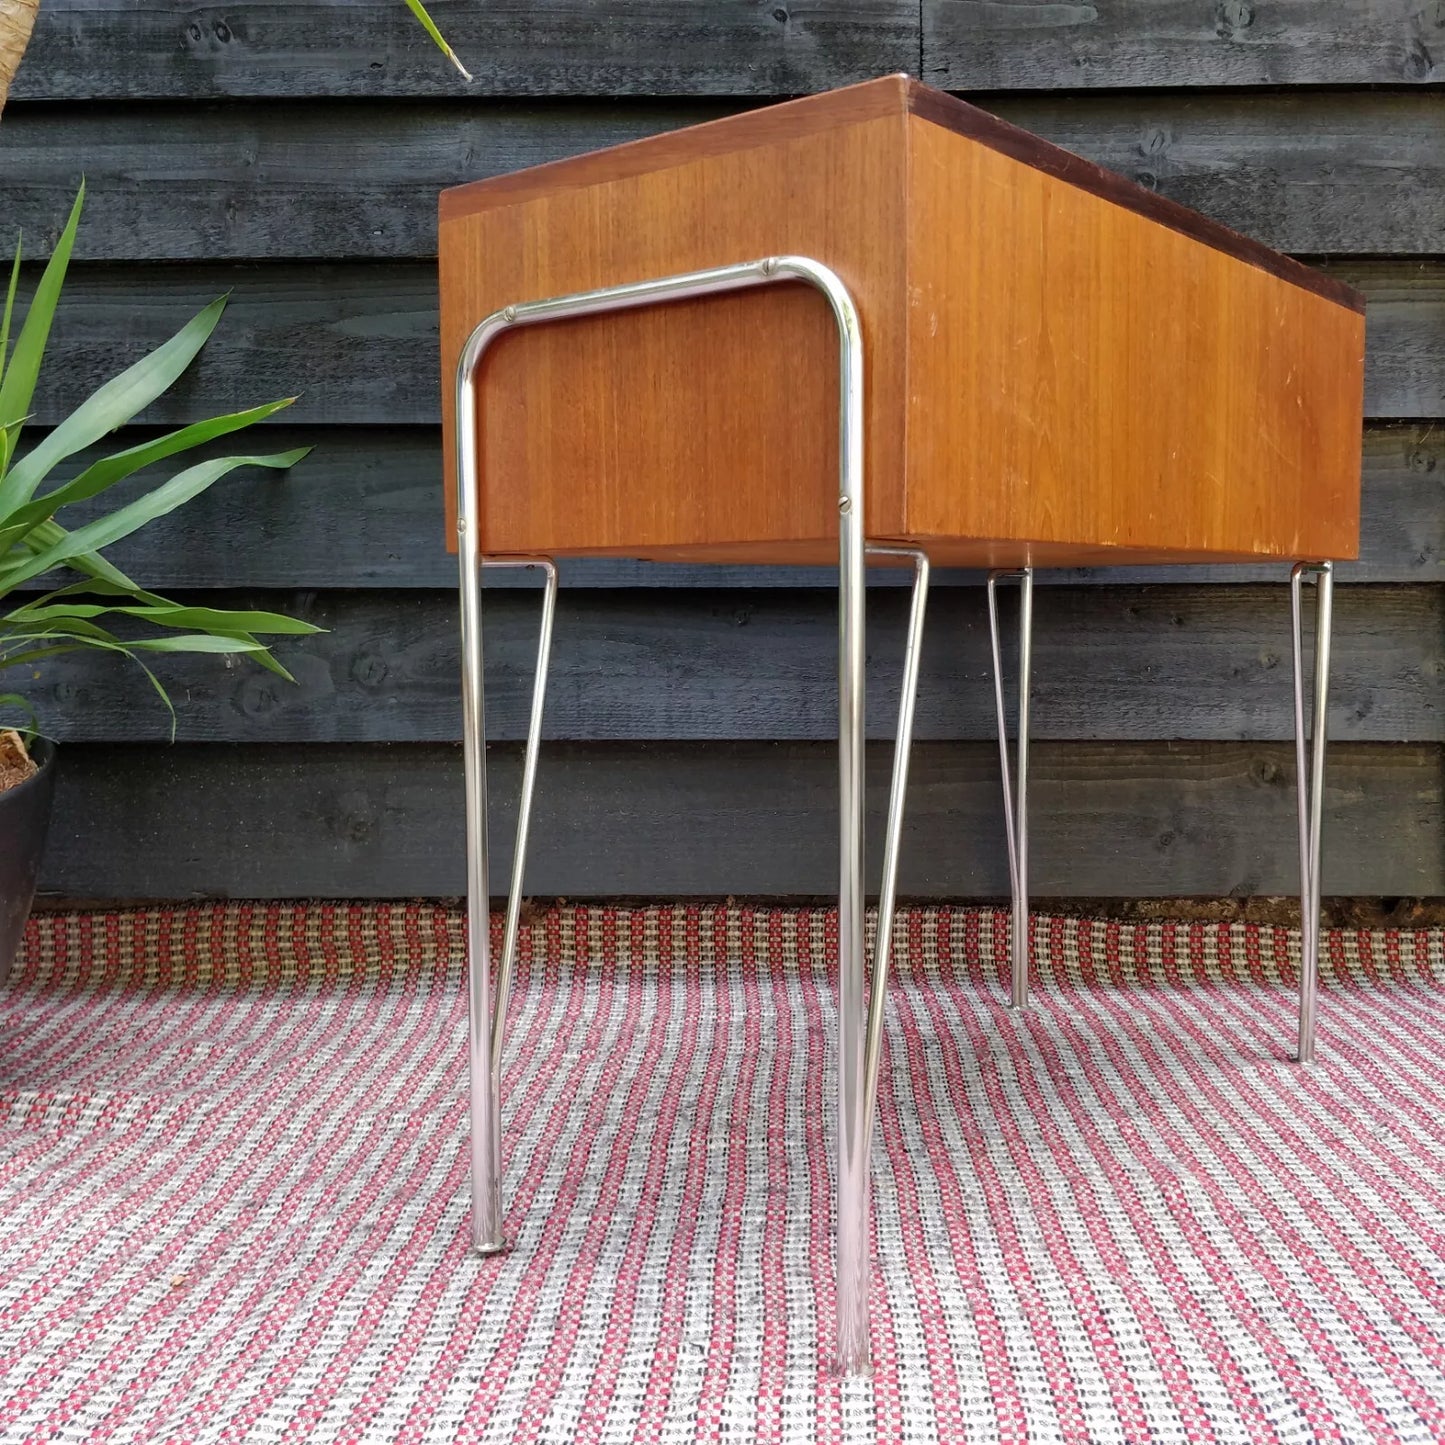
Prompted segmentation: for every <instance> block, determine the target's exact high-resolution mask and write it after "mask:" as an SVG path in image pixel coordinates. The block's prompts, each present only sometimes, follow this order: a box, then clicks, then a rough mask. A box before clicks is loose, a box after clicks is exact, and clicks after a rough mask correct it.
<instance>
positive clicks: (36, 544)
mask: <svg viewBox="0 0 1445 1445" xmlns="http://www.w3.org/2000/svg"><path fill="white" fill-rule="evenodd" d="M68 536H70V533H69V532H67V531H66V530H65V528H64V527H62V526H61V525H60V523H59V522H57V521H55V520H54V519H53V518H52V519H51V520H50V521H48V522H42V523H41V524H40V525H39V526H38V527H36V528H35V530H34V531H33V532H31V533H30V535H29V536H27V537H26V538H25V545H26V546H27V547H28V548H29V549H30V550H31V551H32V552H37V553H38V552H43V551H45V549H46V548H47V547H53V546H54V545H55V544H56V543H57V542H58V541H60V540H61V539H62V538H64V537H68ZM65 565H66V566H67V567H69V568H71V569H72V570H73V571H76V572H79V573H81V574H82V576H83V577H85V578H89V579H90V580H89V581H88V582H86V581H81V582H72V583H71V584H70V586H69V587H63V588H60V589H59V591H58V592H56V593H53V594H52V595H53V596H59V595H61V594H62V593H71V592H82V591H85V590H87V588H88V589H89V590H91V591H95V592H102V593H106V594H107V595H113V596H117V597H122V596H123V597H134V598H135V599H136V600H137V601H139V602H156V603H161V604H164V603H165V601H166V599H165V598H164V597H157V596H156V594H155V593H154V592H147V591H146V590H145V589H144V588H143V587H142V586H141V585H140V583H138V582H132V581H131V579H130V578H129V577H127V576H126V575H125V573H124V572H122V571H121V570H120V568H119V567H116V566H114V565H113V564H112V563H110V562H107V561H106V560H105V558H104V557H102V556H100V555H99V554H98V553H96V552H87V553H85V554H84V555H82V556H79V557H72V558H70V560H69V561H68V562H66V564H65ZM5 573H6V569H5V568H4V567H3V566H0V597H3V596H4V595H5V593H6V592H7V591H8V590H9V589H8V587H7V585H6V583H5V580H4V578H5Z"/></svg>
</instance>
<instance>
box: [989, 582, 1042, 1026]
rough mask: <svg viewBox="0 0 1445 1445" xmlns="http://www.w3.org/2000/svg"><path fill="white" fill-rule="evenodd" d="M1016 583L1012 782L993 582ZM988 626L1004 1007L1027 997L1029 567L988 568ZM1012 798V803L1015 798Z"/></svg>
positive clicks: (1031, 604) (1024, 1002)
mask: <svg viewBox="0 0 1445 1445" xmlns="http://www.w3.org/2000/svg"><path fill="white" fill-rule="evenodd" d="M1005 580H1016V581H1017V582H1018V584H1019V740H1018V783H1017V786H1015V784H1014V783H1012V782H1011V781H1010V778H1009V757H1008V722H1007V719H1006V717H1005V710H1004V700H1003V649H1002V648H1001V647H1000V646H999V635H998V632H999V629H998V584H999V583H1000V582H1001V581H1005ZM988 630H989V639H990V641H991V642H992V645H993V697H994V707H995V711H996V712H997V714H998V761H999V771H1000V772H1001V773H1002V775H1003V825H1004V834H1005V837H1006V839H1007V842H1008V874H1009V886H1010V889H1011V891H1012V894H1013V913H1012V917H1011V920H1010V921H1011V946H1010V950H1009V954H1010V963H1011V969H1010V977H1011V983H1010V988H1009V1007H1010V1008H1016V1009H1019V1008H1024V1007H1026V1006H1027V1004H1028V1001H1029V686H1030V670H1031V668H1032V663H1033V647H1034V643H1033V633H1034V569H1033V568H1032V567H1024V568H1022V569H1020V570H1019V571H1016V572H990V573H989V574H988ZM1015 800H1017V804H1016V803H1015Z"/></svg>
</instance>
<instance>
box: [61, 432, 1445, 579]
mask: <svg viewBox="0 0 1445 1445" xmlns="http://www.w3.org/2000/svg"><path fill="white" fill-rule="evenodd" d="M153 434H154V433H153V432H151V431H150V430H149V429H146V428H139V427H137V428H131V429H128V430H126V431H125V432H123V433H121V434H119V435H117V436H115V437H113V438H111V439H110V441H109V443H108V449H114V448H119V447H122V446H128V445H134V444H135V443H136V442H138V441H140V440H142V439H143V438H144V437H146V436H150V435H153ZM262 437H264V443H262V442H261V441H260V438H262ZM227 442H228V443H229V445H228V446H222V445H219V444H218V445H216V446H213V447H211V448H208V449H207V450H206V452H202V453H198V455H205V454H207V453H214V454H218V455H219V454H223V453H224V452H225V451H227V450H229V451H232V452H234V451H236V450H237V449H238V443H239V444H240V445H241V446H253V445H261V444H264V446H265V447H267V448H275V449H278V450H285V449H288V448H292V447H300V446H310V447H312V448H314V450H313V451H312V453H311V455H310V456H308V457H307V458H306V460H305V461H304V462H302V463H301V465H300V466H298V467H297V468H295V470H293V471H292V472H291V473H289V474H288V475H286V476H276V475H274V474H273V473H269V472H254V473H250V474H246V473H238V474H237V475H236V476H235V477H233V478H231V479H230V480H228V481H226V482H224V483H223V484H222V485H220V486H218V487H215V488H213V489H212V490H211V491H209V492H207V493H205V494H204V495H202V496H201V497H199V498H197V499H196V500H195V501H193V502H191V503H190V504H189V505H187V506H185V507H183V508H181V509H180V510H179V511H176V512H172V513H171V514H170V516H168V517H164V518H161V519H159V520H158V521H156V522H154V523H152V524H151V525H150V526H149V527H147V528H145V529H144V530H142V531H140V532H137V533H135V534H134V535H133V536H131V537H129V538H127V539H125V540H124V541H122V542H118V543H116V544H115V546H113V547H112V548H111V549H110V550H109V554H108V555H110V556H111V557H112V558H113V559H114V560H115V562H116V563H117V565H119V566H121V567H124V568H125V569H126V570H127V571H129V572H130V573H131V574H132V575H133V576H136V577H138V578H144V579H145V580H146V582H147V584H148V585H149V586H152V587H155V588H158V589H160V590H166V589H175V588H212V587H231V588H239V587H258V588H298V587H300V588H371V587H387V588H398V589H408V590H410V589H416V588H449V587H453V586H455V585H456V576H457V564H456V558H455V557H454V556H451V555H450V554H448V553H447V552H446V550H445V548H444V547H443V545H442V543H443V538H442V514H441V475H442V466H443V459H442V455H441V439H440V436H439V434H438V432H437V431H436V429H435V428H429V427H398V428H386V429H381V428H367V429H365V430H357V429H354V428H346V427H304V426H303V427H294V426H274V427H270V428H268V429H267V430H266V431H265V432H255V433H252V436H251V438H250V439H243V438H237V437H231V438H228V439H227ZM96 455H98V453H94V452H87V453H85V454H83V455H82V456H80V457H78V458H76V459H74V461H72V462H71V463H70V464H68V465H66V466H64V467H62V468H60V469H59V470H58V471H57V477H59V478H65V477H69V476H71V475H73V474H74V473H75V472H77V471H79V470H80V468H81V467H82V466H84V465H87V464H88V463H89V461H91V460H93V459H94V457H95V456H96ZM1363 455H1364V466H1363V471H1364V480H1363V489H1362V497H1361V542H1360V549H1361V550H1360V560H1359V561H1358V562H1350V563H1344V564H1342V565H1341V567H1340V571H1339V576H1340V579H1341V581H1347V582H1441V581H1445V430H1442V429H1441V428H1439V427H1435V426H1430V425H1426V426H1388V425H1385V426H1371V427H1368V428H1367V429H1366V431H1365V436H1364V448H1363ZM156 475H157V476H164V475H165V472H164V471H158V472H157V473H156ZM141 480H142V481H143V482H144V484H145V485H152V484H153V480H152V479H151V474H150V473H146V474H144V476H143V478H142V479H141ZM140 489H141V482H138V483H137V484H136V485H135V486H130V485H125V486H122V487H119V488H117V489H116V490H115V491H113V492H110V493H107V494H106V495H105V497H104V498H103V499H98V500H97V502H96V503H94V504H90V505H87V506H82V507H76V508H75V509H74V511H73V515H72V522H74V521H78V520H81V519H86V518H88V517H90V516H92V515H94V514H95V513H96V511H97V510H98V508H99V506H100V505H101V503H102V502H103V503H104V504H105V505H114V504H115V503H116V502H118V501H122V500H126V499H128V498H129V497H130V496H132V495H135V494H137V493H138V492H139V490H140ZM561 572H562V585H563V586H564V587H712V588H717V587H791V588H800V587H823V588H830V589H831V588H833V587H835V586H836V585H837V577H836V573H835V571H834V570H833V569H832V568H822V567H818V568H815V567H716V566H698V565H693V564H688V563H649V562H631V561H622V560H616V559H612V558H585V559H584V558H575V559H571V560H565V561H563V563H562V564H561ZM1283 575H1284V569H1283V568H1282V567H1281V564H1280V563H1278V562H1260V563H1253V564H1247V565H1242V566H1230V567H1182V568H1181V567H1153V568H1137V567H1132V568H1098V569H1095V570H1093V571H1080V570H1073V569H1069V570H1057V571H1041V572H1040V573H1039V574H1038V582H1039V584H1040V585H1041V586H1044V585H1053V584H1055V583H1069V584H1076V583H1094V582H1124V583H1143V582H1158V581H1168V582H1175V583H1185V582H1189V583H1194V582H1231V583H1241V582H1261V581H1262V582H1277V581H1278V580H1279V579H1280V578H1281V577H1282V576H1283ZM981 580H982V574H980V573H972V572H959V571H951V570H948V569H940V570H937V571H935V572H934V574H933V585H934V586H935V587H949V586H955V585H976V584H978V583H979V582H981ZM873 581H874V582H875V583H877V584H879V585H889V584H892V585H904V584H905V583H906V581H907V578H906V577H905V576H904V574H903V573H902V572H900V571H899V570H898V569H896V568H879V569H877V570H876V572H875V574H874V577H873ZM492 585H495V586H498V587H508V586H517V587H528V586H532V585H534V584H533V583H531V582H528V581H527V579H526V578H525V577H523V576H522V575H520V574H518V573H516V572H510V571H504V572H498V573H497V574H496V576H495V579H494V582H493V584H492Z"/></svg>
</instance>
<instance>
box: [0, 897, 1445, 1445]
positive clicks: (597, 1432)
mask: <svg viewBox="0 0 1445 1445" xmlns="http://www.w3.org/2000/svg"><path fill="white" fill-rule="evenodd" d="M1005 922H1006V920H1005V918H1004V916H1003V915H999V914H995V913H991V912H987V911H977V910H966V909H915V910H910V911H907V912H905V913H904V914H902V915H901V916H900V918H899V934H898V939H899V945H900V951H899V955H898V973H897V975H896V984H895V987H894V988H893V989H892V990H891V991H890V1007H889V1023H888V1051H887V1056H886V1059H885V1065H884V1068H885V1072H884V1078H883V1081H882V1085H881V1089H880V1115H881V1121H880V1123H881V1127H880V1137H879V1144H878V1147H877V1149H876V1151H875V1161H876V1162H875V1173H874V1178H875V1189H874V1195H875V1211H876V1239H875V1292H874V1341H875V1355H876V1369H875V1374H874V1377H873V1379H872V1380H871V1381H869V1382H849V1383H842V1384H840V1383H839V1381H837V1380H836V1379H834V1378H833V1377H832V1376H831V1375H830V1373H829V1371H828V1369H827V1365H826V1356H827V1342H828V1340H829V1338H830V1336H831V1333H832V1312H833V1293H832V1283H831V1278H832V1267H831V1235H830V1220H829V1212H830V1207H831V1198H832V1183H831V1170H830V1163H829V1159H830V1154H831V1149H832V1141H831V1138H830V1135H829V1130H828V1128H827V1123H828V1121H829V1119H830V1117H831V1113H832V1098H833V1084H832V1076H833V1055H832V1049H831V1047H830V1041H831V1040H832V1038H833V1033H834V996H833V983H832V976H833V969H834V962H835V954H834V941H833V939H834V935H833V930H834V923H835V920H834V918H833V916H832V915H831V914H830V913H828V912H825V911H790V910H748V909H728V908H722V907H717V908H711V907H709V908H682V907H679V908H649V909H635V910H624V909H608V908H567V909H561V910H557V911H552V912H547V913H545V914H543V915H541V917H540V918H539V920H538V921H537V922H536V923H534V924H533V925H532V926H530V927H529V929H528V930H527V931H526V936H525V939H524V949H523V958H522V964H521V969H520V978H519V980H518V988H517V991H516V993H515V995H514V999H515V1003H514V1011H513V1017H512V1026H511V1032H510V1040H509V1045H508V1049H507V1054H506V1090H507V1104H506V1108H505V1140H504V1150H505V1157H506V1203H507V1222H508V1231H509V1234H511V1235H512V1236H513V1237H514V1238H515V1240H516V1246H515V1248H514V1250H513V1251H512V1252H511V1253H510V1254H508V1255H505V1256H502V1257H499V1258H492V1259H477V1258H474V1257H472V1256H471V1255H470V1254H469V1252H468V1249H467V1228H466V1208H467V1204H466V1200H467V1191H466V1173H465V1150H464V1137H465V1136H464V1108H463V1094H464V1072H463V1065H464V1058H463V1054H464V1039H465V1002H464V994H463V990H462V974H461V964H460V960H461V933H460V924H459V919H458V916H457V915H456V914H455V913H454V912H452V911H448V910H445V909H442V908H437V907H431V906H406V907H400V906H398V907H379V908H378V907H324V906H308V907H290V906H286V907H282V906H269V905H268V906H260V905H258V906H255V907H246V906H235V905H233V906H227V907H214V908H207V907H201V908H191V909H180V910H155V911H143V912H135V913H121V914H78V915H77V914H70V915H53V916H46V917H41V918H38V919H35V920H32V922H31V925H30V931H29V934H28V939H27V952H26V954H25V956H24V959H23V961H22V963H21V965H20V966H19V968H18V970H17V973H16V975H15V976H14V977H13V978H12V980H11V982H10V984H9V985H8V987H6V988H5V989H3V990H0V1439H3V1440H5V1441H30V1440H36V1441H39V1440H64V1441H86V1442H90V1441H136V1440H167V1441H197V1442H202V1441H205V1442H210V1441H279V1440H310V1441H387V1442H390V1441H452V1440H487V1441H557V1442H563V1441H566V1442H574V1441H580V1442H588V1441H595V1442H603V1441H610V1442H633V1441H643V1442H683V1441H693V1440H704V1441H713V1440H726V1441H754V1440H756V1441H799V1442H801V1441H812V1440H818V1441H865V1440H874V1439H877V1440H882V1441H918V1442H923V1441H946V1442H955V1441H989V1442H1004V1441H1009V1442H1025V1441H1027V1442H1048V1441H1088V1442H1111V1441H1129V1442H1133V1441H1140V1442H1146V1441H1147V1442H1169V1441H1190V1442H1193V1441H1217V1442H1232V1441H1289V1442H1313V1441H1327V1440H1328V1441H1348V1442H1356V1441H1358V1442H1366V1441H1371V1442H1373V1441H1422V1442H1423V1441H1440V1440H1442V1439H1445V936H1442V933H1441V932H1440V931H1438V930H1432V931H1421V932H1375V933H1365V932H1333V933H1330V934H1329V935H1328V936H1327V939H1326V960H1325V964H1324V993H1323V997H1322V1001H1321V1025H1320V1040H1319V1047H1320V1058H1319V1062H1318V1063H1317V1064H1316V1065H1315V1066H1314V1067H1312V1068H1310V1069H1307V1070H1301V1069H1299V1068H1298V1067H1296V1066H1294V1065H1293V1064H1291V1063H1290V1062H1289V1061H1288V1060H1289V1051H1290V1047H1291V1040H1292V1033H1293V1023H1294V1012H1293V1010H1294V999H1293V993H1292V985H1293V978H1294V972H1293V960H1294V958H1295V956H1296V953H1297V946H1298V941H1297V937H1296V935H1294V934H1293V933H1289V932H1287V931H1285V930H1274V929H1269V928H1263V927H1255V926H1241V925H1214V924H1183V923H1181V924H1157V923H1151V924H1143V925H1138V926H1135V925H1132V924H1130V925H1117V924H1109V923H1104V922H1097V921H1089V920H1073V919H1061V918H1047V917H1041V918H1039V919H1037V920H1036V924H1035V931H1034V948H1035V951H1036V959H1035V980H1036V996H1035V999H1036V1001H1035V1004H1034V1006H1033V1007H1032V1009H1031V1010H1030V1011H1029V1012H1028V1013H1027V1014H1026V1015H1024V1016H1022V1017H1017V1016H1014V1015H1011V1014H1009V1013H1008V1012H1007V1011H1006V1010H1005V1009H1004V1007H1003V997H1004V993H1003V989H1002V984H1001V980H1002V977H1003V974H1004V971H1005V969H1004V962H1003V958H1004V952H1005V950H1006V947H1007V938H1006V927H1005ZM820 1345H821V1346H822V1348H821V1351H820Z"/></svg>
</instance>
